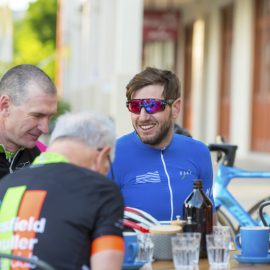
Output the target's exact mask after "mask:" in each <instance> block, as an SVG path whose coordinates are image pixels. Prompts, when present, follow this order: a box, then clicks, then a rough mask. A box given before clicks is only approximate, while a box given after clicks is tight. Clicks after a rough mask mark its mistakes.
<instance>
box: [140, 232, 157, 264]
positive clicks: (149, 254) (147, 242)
mask: <svg viewBox="0 0 270 270" xmlns="http://www.w3.org/2000/svg"><path fill="white" fill-rule="evenodd" d="M137 239H138V245H139V252H138V256H137V258H136V261H145V262H146V263H151V262H152V261H153V253H154V244H153V241H152V236H151V234H150V233H138V234H137Z"/></svg>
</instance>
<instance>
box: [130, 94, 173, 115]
mask: <svg viewBox="0 0 270 270" xmlns="http://www.w3.org/2000/svg"><path fill="white" fill-rule="evenodd" d="M173 102H174V100H173V99H168V100H165V99H154V98H144V99H132V100H129V101H127V103H126V106H127V108H128V110H129V111H130V112H132V113H135V114H140V112H141V109H142V108H144V109H145V111H146V112H147V113H150V114H153V113H156V112H162V111H164V110H165V108H166V105H171V104H172V103H173Z"/></svg>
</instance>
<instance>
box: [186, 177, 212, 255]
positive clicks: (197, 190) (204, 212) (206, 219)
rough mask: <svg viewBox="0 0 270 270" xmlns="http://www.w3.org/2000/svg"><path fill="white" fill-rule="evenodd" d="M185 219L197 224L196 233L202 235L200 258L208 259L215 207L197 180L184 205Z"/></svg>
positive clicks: (200, 182) (200, 181)
mask: <svg viewBox="0 0 270 270" xmlns="http://www.w3.org/2000/svg"><path fill="white" fill-rule="evenodd" d="M183 214H184V219H187V217H191V221H192V222H194V223H196V224H197V228H196V231H197V232H200V233H201V248H200V258H206V257H207V251H206V237H205V235H206V234H211V233H212V230H213V205H212V202H211V201H210V199H209V198H208V197H207V196H206V194H205V193H204V191H203V189H202V180H195V181H194V185H193V191H192V192H191V193H190V195H189V196H188V197H187V198H186V200H185V202H184V205H183Z"/></svg>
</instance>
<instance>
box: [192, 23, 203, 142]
mask: <svg viewBox="0 0 270 270" xmlns="http://www.w3.org/2000/svg"><path fill="white" fill-rule="evenodd" d="M204 27H205V23H204V21H203V20H197V21H196V22H195V23H194V32H193V45H192V46H193V47H192V135H193V137H194V138H196V139H201V134H202V129H201V121H202V98H203V74H204V73H203V63H204Z"/></svg>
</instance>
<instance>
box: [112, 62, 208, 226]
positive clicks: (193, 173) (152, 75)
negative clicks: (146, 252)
mask: <svg viewBox="0 0 270 270" xmlns="http://www.w3.org/2000/svg"><path fill="white" fill-rule="evenodd" d="M126 89H127V91H126V97H127V104H126V105H127V108H128V110H129V111H130V112H131V121H132V124H133V127H134V131H133V132H132V133H129V134H127V135H124V136H122V137H120V138H119V139H118V140H117V142H116V149H115V160H114V162H113V164H112V170H111V172H113V173H110V174H109V176H110V177H111V178H112V175H113V176H114V181H115V182H116V183H117V184H118V186H119V187H120V189H121V191H122V194H123V196H124V201H125V205H126V206H129V207H135V208H139V209H141V210H144V211H146V212H148V213H150V214H151V215H152V216H154V217H155V218H156V219H158V220H166V221H168V220H173V219H175V218H176V216H177V215H180V216H181V217H182V214H183V213H182V208H183V202H184V200H185V199H186V197H187V196H188V195H189V194H190V193H191V192H192V190H193V181H194V180H195V179H202V180H203V189H204V191H205V192H206V194H207V195H208V196H209V197H210V199H211V201H212V203H213V195H212V184H213V173H212V163H211V158H210V153H209V151H208V148H207V147H206V145H204V144H203V143H202V142H199V141H197V140H194V139H192V138H189V137H186V136H183V135H179V134H175V133H174V130H173V129H174V123H175V120H176V119H177V117H178V115H179V113H180V83H179V80H178V78H177V77H176V75H175V74H174V73H172V72H171V71H168V70H161V69H156V68H151V67H148V68H146V69H145V70H143V71H142V72H140V73H138V74H136V75H135V76H134V77H133V78H132V79H131V81H130V82H129V83H128V85H127V87H126Z"/></svg>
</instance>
